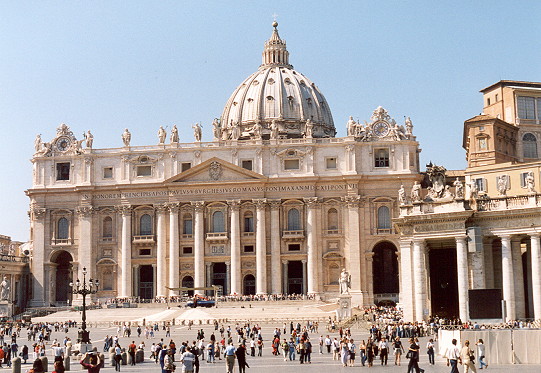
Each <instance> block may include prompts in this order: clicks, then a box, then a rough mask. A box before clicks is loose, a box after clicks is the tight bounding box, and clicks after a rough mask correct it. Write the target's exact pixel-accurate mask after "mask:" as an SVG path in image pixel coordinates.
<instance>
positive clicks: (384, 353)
mask: <svg viewBox="0 0 541 373" xmlns="http://www.w3.org/2000/svg"><path fill="white" fill-rule="evenodd" d="M388 356H389V343H387V339H386V338H381V341H379V358H380V360H381V365H387V358H388Z"/></svg>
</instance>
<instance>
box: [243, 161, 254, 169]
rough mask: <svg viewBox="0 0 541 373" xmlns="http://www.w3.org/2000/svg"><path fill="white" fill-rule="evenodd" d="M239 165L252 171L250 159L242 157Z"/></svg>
mask: <svg viewBox="0 0 541 373" xmlns="http://www.w3.org/2000/svg"><path fill="white" fill-rule="evenodd" d="M241 167H242V168H244V169H246V170H250V171H252V169H253V162H252V160H251V159H244V160H243V161H242V162H241Z"/></svg>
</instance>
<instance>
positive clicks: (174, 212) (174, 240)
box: [168, 203, 180, 295]
mask: <svg viewBox="0 0 541 373" xmlns="http://www.w3.org/2000/svg"><path fill="white" fill-rule="evenodd" d="M168 208H169V287H170V288H172V289H176V288H178V287H179V286H180V282H179V275H180V273H179V263H178V260H179V255H180V254H179V229H178V212H179V205H178V203H171V204H169V205H168ZM178 293H179V292H178V290H169V295H178Z"/></svg>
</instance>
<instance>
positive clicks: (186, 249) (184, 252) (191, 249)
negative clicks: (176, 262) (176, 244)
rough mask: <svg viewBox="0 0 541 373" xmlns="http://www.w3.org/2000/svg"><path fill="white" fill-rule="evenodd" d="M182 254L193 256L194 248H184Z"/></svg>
mask: <svg viewBox="0 0 541 373" xmlns="http://www.w3.org/2000/svg"><path fill="white" fill-rule="evenodd" d="M182 254H193V248H192V247H191V246H184V247H182Z"/></svg>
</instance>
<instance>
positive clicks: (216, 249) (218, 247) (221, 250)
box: [210, 245, 225, 255]
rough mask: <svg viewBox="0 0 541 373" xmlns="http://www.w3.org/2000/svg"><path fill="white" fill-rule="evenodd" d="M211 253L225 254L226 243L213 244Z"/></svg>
mask: <svg viewBox="0 0 541 373" xmlns="http://www.w3.org/2000/svg"><path fill="white" fill-rule="evenodd" d="M210 253H211V254H212V255H224V254H225V245H211V246H210Z"/></svg>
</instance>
